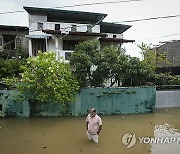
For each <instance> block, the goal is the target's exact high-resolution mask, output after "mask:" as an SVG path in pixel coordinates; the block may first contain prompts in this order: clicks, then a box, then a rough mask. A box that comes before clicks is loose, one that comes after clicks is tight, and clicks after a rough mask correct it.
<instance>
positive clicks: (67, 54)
mask: <svg viewBox="0 0 180 154" xmlns="http://www.w3.org/2000/svg"><path fill="white" fill-rule="evenodd" d="M71 54H72V52H65V60H70V57H71Z"/></svg>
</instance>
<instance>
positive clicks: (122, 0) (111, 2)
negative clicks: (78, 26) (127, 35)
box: [0, 0, 144, 15]
mask: <svg viewBox="0 0 180 154" xmlns="http://www.w3.org/2000/svg"><path fill="white" fill-rule="evenodd" d="M138 1H144V0H121V1H109V2H96V3H84V4H75V5H65V6H60V7H51V8H49V9H57V8H71V7H79V6H91V5H102V4H115V3H127V2H138ZM22 12H26V11H24V10H19V11H8V12H0V15H1V14H12V13H22Z"/></svg>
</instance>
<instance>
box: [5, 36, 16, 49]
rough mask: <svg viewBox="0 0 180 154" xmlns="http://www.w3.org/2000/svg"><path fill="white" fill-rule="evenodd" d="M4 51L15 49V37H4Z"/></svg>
mask: <svg viewBox="0 0 180 154" xmlns="http://www.w3.org/2000/svg"><path fill="white" fill-rule="evenodd" d="M3 40H4V43H3V44H4V49H15V35H4V36H3Z"/></svg>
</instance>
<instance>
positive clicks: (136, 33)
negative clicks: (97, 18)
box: [0, 0, 180, 57]
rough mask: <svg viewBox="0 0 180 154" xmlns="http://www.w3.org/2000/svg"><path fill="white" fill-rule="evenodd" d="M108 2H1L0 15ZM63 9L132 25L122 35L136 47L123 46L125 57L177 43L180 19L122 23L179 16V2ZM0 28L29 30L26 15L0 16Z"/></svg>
mask: <svg viewBox="0 0 180 154" xmlns="http://www.w3.org/2000/svg"><path fill="white" fill-rule="evenodd" d="M109 1H118V0H91V1H89V0H0V13H2V12H9V11H17V10H23V6H33V7H47V8H49V7H61V6H67V5H76V4H84V3H97V2H109ZM119 1H128V0H119ZM63 9H65V10H75V11H86V12H96V13H105V14H108V16H107V17H106V18H105V19H104V21H106V22H119V23H120V24H127V25H132V27H131V28H130V29H128V30H127V31H126V32H124V33H123V34H124V39H131V40H135V43H125V44H124V45H123V47H124V48H125V49H126V51H127V54H130V55H131V56H135V57H141V55H140V49H139V48H138V47H137V45H138V44H141V43H142V42H144V43H146V44H153V45H158V44H159V42H164V41H171V40H180V16H179V17H176V18H167V19H158V20H149V21H140V22H123V21H129V20H135V19H144V18H151V17H159V16H170V15H180V0H139V1H133V2H121V3H120V2H119V3H114V4H103V5H91V6H78V7H71V8H68V7H67V8H63ZM0 24H2V25H15V26H28V14H27V13H26V12H21V13H13V14H0Z"/></svg>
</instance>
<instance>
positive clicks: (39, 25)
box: [37, 22, 43, 30]
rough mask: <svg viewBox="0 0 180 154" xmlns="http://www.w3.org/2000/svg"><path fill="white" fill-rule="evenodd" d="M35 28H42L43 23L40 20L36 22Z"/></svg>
mask: <svg viewBox="0 0 180 154" xmlns="http://www.w3.org/2000/svg"><path fill="white" fill-rule="evenodd" d="M37 29H38V30H43V23H42V22H38V23H37Z"/></svg>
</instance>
